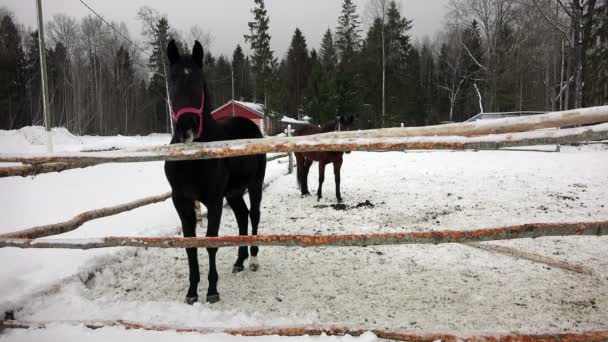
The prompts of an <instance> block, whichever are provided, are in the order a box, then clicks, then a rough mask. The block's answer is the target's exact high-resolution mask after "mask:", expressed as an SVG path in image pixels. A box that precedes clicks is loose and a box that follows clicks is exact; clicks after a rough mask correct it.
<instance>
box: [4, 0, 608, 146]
mask: <svg viewBox="0 0 608 342" xmlns="http://www.w3.org/2000/svg"><path fill="white" fill-rule="evenodd" d="M364 7H365V8H357V6H356V5H355V4H354V3H353V2H352V0H342V5H341V13H340V14H339V16H338V17H337V18H336V22H335V23H327V25H328V27H333V29H328V30H327V31H326V32H325V33H324V35H323V37H322V40H321V44H320V46H310V45H309V44H308V43H307V39H306V37H305V36H304V34H303V33H302V31H301V30H300V29H297V28H296V29H295V31H294V32H293V37H292V39H291V44H290V46H289V48H288V50H287V52H286V53H285V55H284V56H277V55H276V54H275V53H274V51H273V49H272V37H271V34H270V27H271V26H272V18H271V17H269V15H268V13H267V9H266V6H265V4H264V1H263V0H254V1H252V3H251V18H250V20H251V21H250V22H249V31H248V32H243V36H244V38H245V42H246V44H248V45H247V46H240V45H237V44H235V47H234V52H233V53H232V55H230V56H225V55H221V54H215V53H214V52H213V47H212V46H213V45H212V44H211V42H212V36H213V35H212V32H207V31H205V30H204V29H202V28H201V27H199V26H195V27H190V28H183V27H179V28H177V27H176V26H175V25H174V24H173V23H171V22H170V21H169V19H168V18H167V16H166V15H163V14H162V13H160V12H159V11H157V10H155V9H153V8H150V7H142V8H140V9H139V11H138V13H137V19H138V21H139V22H140V23H141V29H142V35H143V37H144V39H143V40H142V41H135V40H136V39H135V38H133V37H134V35H133V34H132V33H131V32H129V31H128V29H127V26H126V25H125V24H124V23H118V22H114V21H111V18H103V17H99V16H96V15H95V14H93V13H92V14H91V15H89V16H86V17H83V18H76V17H71V16H69V15H67V14H58V15H54V16H53V17H52V18H47V19H48V20H47V22H46V23H45V27H44V29H45V37H46V40H45V42H46V50H47V51H46V55H47V68H48V75H49V102H50V113H51V116H52V126H54V127H57V126H61V127H66V128H67V129H68V130H70V131H71V132H73V133H76V134H98V135H116V134H122V135H135V134H149V133H154V132H160V133H164V132H169V131H170V129H171V128H170V126H171V122H170V120H169V115H168V109H167V101H166V93H167V92H166V80H165V75H166V74H167V68H168V64H167V63H168V62H167V58H166V56H165V51H164V50H165V47H166V46H167V43H168V42H169V41H170V40H171V39H175V40H176V41H177V42H178V45H179V46H180V48H181V49H182V50H184V51H189V50H188V49H189V47H190V46H191V45H192V42H193V41H194V40H195V39H197V40H199V41H201V42H202V43H203V46H204V47H205V57H204V67H203V68H204V71H205V75H206V80H207V82H208V85H209V91H210V93H211V94H208V96H209V97H210V98H211V100H212V103H213V104H214V106H215V107H219V106H221V105H223V104H224V103H226V102H227V101H229V100H231V99H232V79H233V78H234V98H235V99H236V100H239V99H242V100H245V101H250V102H258V103H263V104H265V105H266V106H265V107H266V115H267V116H268V117H269V118H271V119H272V120H278V119H280V118H281V117H282V116H283V115H286V116H290V117H293V118H302V117H304V116H305V115H307V116H309V117H311V118H312V121H313V122H315V123H322V122H325V121H328V120H330V119H331V118H333V117H335V116H337V115H354V116H355V117H356V128H360V129H367V128H378V127H394V126H399V125H401V124H404V125H405V126H419V125H429V124H436V123H441V122H446V121H464V120H466V119H468V118H470V117H472V116H473V115H475V114H478V113H481V112H506V111H527V110H534V111H552V110H565V109H571V108H580V107H588V106H594V105H603V104H607V103H608V82H606V80H607V79H608V0H525V1H522V0H451V1H450V2H449V5H448V7H449V8H448V15H446V17H445V18H437V20H438V21H441V22H443V28H442V30H441V32H440V33H438V34H436V35H434V36H430V35H429V36H426V37H423V38H420V39H414V37H413V36H412V34H411V29H412V27H413V25H416V22H414V21H412V20H411V19H409V18H408V17H407V13H406V14H403V13H402V11H401V10H400V7H399V3H398V2H396V1H394V0H370V1H369V2H368V3H367V4H366V6H364ZM106 20H107V21H108V22H106ZM246 51H250V53H246ZM42 123H43V112H42V92H41V76H40V51H39V45H38V32H37V31H36V30H33V29H31V28H28V27H25V26H24V25H23V24H21V23H19V22H18V21H17V20H16V19H15V16H14V14H13V13H12V12H11V10H10V9H9V8H6V7H0V129H17V128H20V127H23V126H28V125H42Z"/></svg>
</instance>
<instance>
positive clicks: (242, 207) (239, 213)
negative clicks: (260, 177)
mask: <svg viewBox="0 0 608 342" xmlns="http://www.w3.org/2000/svg"><path fill="white" fill-rule="evenodd" d="M226 200H227V201H228V205H230V208H232V211H233V212H234V216H235V217H236V222H237V224H238V226H239V235H241V236H247V225H248V223H249V219H248V214H249V210H248V209H247V205H246V204H245V201H244V200H243V197H241V196H239V195H237V196H233V197H227V198H226ZM248 257H249V252H248V251H247V246H241V247H239V254H238V257H237V259H236V262H235V263H234V266H233V267H232V273H238V272H241V271H243V270H244V269H245V267H244V266H243V262H244V261H245V260H246V259H247V258H248Z"/></svg>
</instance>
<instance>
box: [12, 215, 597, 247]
mask: <svg viewBox="0 0 608 342" xmlns="http://www.w3.org/2000/svg"><path fill="white" fill-rule="evenodd" d="M569 235H594V236H603V235H608V221H597V222H576V223H530V224H523V225H516V226H507V227H499V228H486V229H476V230H443V231H428V232H411V233H383V234H351V235H323V236H318V235H266V236H223V237H188V238H184V237H116V236H109V237H102V238H92V239H50V238H45V239H16V238H0V248H1V247H18V248H65V249H94V248H107V247H151V248H195V247H196V248H205V247H218V248H219V247H235V246H283V247H319V246H338V247H354V246H359V247H365V246H379V245H403V244H440V243H463V242H481V241H494V240H512V239H522V238H538V237H543V236H569Z"/></svg>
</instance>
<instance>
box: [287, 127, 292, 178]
mask: <svg viewBox="0 0 608 342" xmlns="http://www.w3.org/2000/svg"><path fill="white" fill-rule="evenodd" d="M287 136H288V137H291V124H289V125H287ZM288 155H289V164H288V165H287V173H288V174H292V173H293V152H288Z"/></svg>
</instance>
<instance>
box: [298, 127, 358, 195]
mask: <svg viewBox="0 0 608 342" xmlns="http://www.w3.org/2000/svg"><path fill="white" fill-rule="evenodd" d="M353 121H354V117H352V116H351V117H349V118H347V117H344V116H338V117H336V119H335V120H333V121H330V122H328V123H326V124H325V125H323V126H321V127H318V126H314V125H307V126H303V127H300V128H298V129H296V130H295V132H294V135H295V136H303V135H311V134H317V133H326V132H332V131H337V132H339V131H350V130H351V128H352V125H353ZM294 154H295V155H296V163H297V169H298V186H299V187H300V190H301V191H302V196H309V195H310V192H308V171H309V170H310V166H311V165H312V163H313V162H315V161H316V162H319V188H318V189H317V200H320V199H321V198H322V197H323V196H322V187H323V181H324V179H325V166H326V165H327V164H334V177H335V182H336V198H337V199H338V202H342V196H341V195H340V168H341V167H342V156H343V155H344V152H296V153H294Z"/></svg>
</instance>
